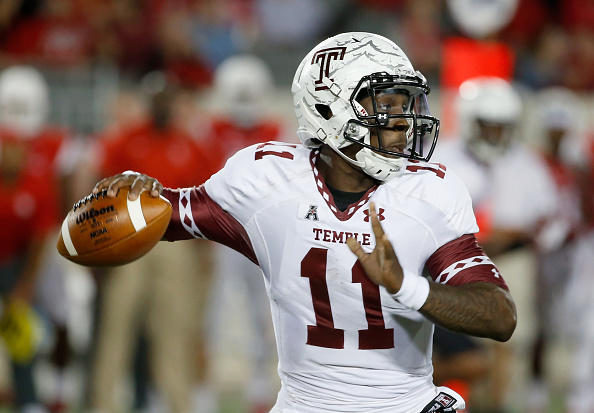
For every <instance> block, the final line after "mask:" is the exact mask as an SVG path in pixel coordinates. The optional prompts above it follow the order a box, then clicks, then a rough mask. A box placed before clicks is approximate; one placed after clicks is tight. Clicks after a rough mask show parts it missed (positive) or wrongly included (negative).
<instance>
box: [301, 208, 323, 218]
mask: <svg viewBox="0 0 594 413" xmlns="http://www.w3.org/2000/svg"><path fill="white" fill-rule="evenodd" d="M304 218H305V219H310V220H312V221H319V220H320V218H318V206H317V205H310V206H309V209H308V210H307V213H306V214H305V217H304Z"/></svg>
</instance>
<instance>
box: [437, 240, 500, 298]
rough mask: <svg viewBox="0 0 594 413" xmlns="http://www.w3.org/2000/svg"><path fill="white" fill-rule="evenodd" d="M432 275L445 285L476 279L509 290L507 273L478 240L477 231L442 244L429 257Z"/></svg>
mask: <svg viewBox="0 0 594 413" xmlns="http://www.w3.org/2000/svg"><path fill="white" fill-rule="evenodd" d="M426 268H427V270H428V271H429V274H430V275H431V278H432V279H433V280H434V281H436V282H439V283H441V284H447V285H452V286H458V285H463V284H470V283H474V282H479V281H480V282H490V283H493V284H496V285H498V286H499V287H501V288H504V289H506V290H509V288H508V287H507V284H506V283H505V280H504V279H503V276H502V275H501V274H500V273H499V270H497V267H495V264H493V261H491V259H490V258H489V257H487V256H486V255H485V253H484V252H483V249H482V248H481V247H480V246H479V245H478V243H477V242H476V237H475V236H474V234H465V235H462V236H461V237H460V238H457V239H455V240H453V241H450V242H448V243H447V244H445V245H442V246H441V247H440V248H438V249H437V251H435V252H434V253H433V254H432V255H431V257H429V259H428V260H427V263H426Z"/></svg>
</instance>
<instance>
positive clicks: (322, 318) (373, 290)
mask: <svg viewBox="0 0 594 413" xmlns="http://www.w3.org/2000/svg"><path fill="white" fill-rule="evenodd" d="M327 258H328V250H327V249H325V248H311V249H310V250H309V252H308V253H307V254H306V255H305V257H304V258H303V260H302V261H301V276H302V277H306V278H309V287H310V290H311V297H312V301H313V309H314V312H315V315H316V324H315V325H308V326H307V344H309V345H312V346H317V347H325V348H334V349H342V348H344V330H341V329H338V328H335V327H334V319H333V317H332V307H331V304H330V295H329V294H328V283H327V282H326V265H327ZM351 273H352V280H351V281H352V282H353V283H356V284H361V290H362V296H363V308H364V310H365V318H366V319H367V329H365V330H359V350H377V349H389V348H393V347H394V329H393V328H386V324H385V322H384V316H383V313H382V303H381V298H380V289H379V286H378V285H377V284H375V283H373V282H372V281H371V280H370V279H369V278H368V277H367V275H366V274H365V271H364V270H363V267H362V266H361V264H360V263H359V261H357V262H356V263H355V265H353V268H352V269H351Z"/></svg>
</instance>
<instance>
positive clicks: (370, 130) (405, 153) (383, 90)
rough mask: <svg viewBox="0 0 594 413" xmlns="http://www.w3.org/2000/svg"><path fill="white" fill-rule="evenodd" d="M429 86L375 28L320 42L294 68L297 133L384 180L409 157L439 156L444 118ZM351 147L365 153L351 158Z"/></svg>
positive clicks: (307, 142)
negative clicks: (433, 106)
mask: <svg viewBox="0 0 594 413" xmlns="http://www.w3.org/2000/svg"><path fill="white" fill-rule="evenodd" d="M429 90H430V89H429V87H428V86H427V81H426V80H425V78H424V77H423V75H422V74H421V73H420V72H418V71H415V69H414V68H413V66H412V64H411V63H410V61H409V59H408V57H407V56H406V54H405V53H404V52H403V51H402V50H401V49H400V48H399V47H398V46H397V45H396V44H395V43H394V42H392V41H390V40H388V39H386V38H385V37H382V36H379V35H376V34H373V33H363V32H354V33H343V34H339V35H337V36H334V37H331V38H329V39H327V40H325V41H323V42H321V43H320V44H318V45H317V46H316V47H314V48H313V49H312V51H311V52H310V53H308V55H307V56H305V58H304V59H303V60H302V62H301V64H300V65H299V67H298V69H297V71H296V73H295V77H294V79H293V85H292V88H291V91H292V93H293V101H294V106H295V114H296V116H297V122H298V125H299V127H298V130H297V136H298V137H299V139H300V140H301V142H302V143H303V144H304V145H305V146H306V147H309V148H316V147H319V146H321V145H324V144H325V145H328V146H330V147H331V148H332V149H333V150H334V151H336V152H337V153H338V154H339V155H340V156H342V157H343V158H344V159H345V160H347V161H348V162H350V163H352V164H353V165H356V166H358V167H360V168H361V169H362V170H363V171H364V172H365V173H367V174H368V175H370V176H371V177H373V178H374V179H377V180H379V181H386V180H388V179H390V178H392V177H393V176H395V175H396V173H397V172H398V171H399V170H400V169H401V168H402V165H403V164H404V163H405V162H406V160H407V159H413V160H420V161H427V160H429V158H430V157H431V154H432V153H433V150H434V148H435V144H436V142H437V136H438V132H439V120H438V119H437V118H435V117H433V116H431V113H430V111H429V105H428V103H427V97H426V95H427V94H428V93H429ZM387 101H389V104H388V103H387ZM395 135H398V139H399V140H401V141H402V142H399V143H398V144H397V145H396V144H395V143H394V142H393V140H394V136H395ZM351 145H358V146H359V147H360V150H359V151H358V152H357V153H356V154H355V155H352V154H351V156H347V155H346V154H345V153H344V152H343V151H344V149H345V148H347V147H349V146H351ZM350 152H353V151H350Z"/></svg>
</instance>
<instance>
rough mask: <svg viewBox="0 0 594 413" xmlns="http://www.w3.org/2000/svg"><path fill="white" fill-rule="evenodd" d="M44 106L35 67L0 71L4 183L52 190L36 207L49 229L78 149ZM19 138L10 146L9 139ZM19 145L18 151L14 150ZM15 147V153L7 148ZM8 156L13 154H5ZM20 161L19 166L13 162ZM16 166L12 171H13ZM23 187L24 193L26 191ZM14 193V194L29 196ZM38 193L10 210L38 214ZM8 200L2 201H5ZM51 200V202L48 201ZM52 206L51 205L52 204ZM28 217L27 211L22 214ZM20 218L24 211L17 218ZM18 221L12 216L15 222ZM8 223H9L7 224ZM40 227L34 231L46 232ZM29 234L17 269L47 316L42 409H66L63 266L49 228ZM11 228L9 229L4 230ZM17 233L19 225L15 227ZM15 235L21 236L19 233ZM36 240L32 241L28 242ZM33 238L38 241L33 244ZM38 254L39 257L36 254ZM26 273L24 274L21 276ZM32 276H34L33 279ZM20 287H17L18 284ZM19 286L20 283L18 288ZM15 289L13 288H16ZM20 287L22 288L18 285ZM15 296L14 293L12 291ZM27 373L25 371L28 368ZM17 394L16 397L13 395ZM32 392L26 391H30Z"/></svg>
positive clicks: (68, 187)
mask: <svg viewBox="0 0 594 413" xmlns="http://www.w3.org/2000/svg"><path fill="white" fill-rule="evenodd" d="M49 111H50V95H49V86H48V84H47V82H46V80H45V78H44V77H43V75H42V74H41V72H39V71H38V70H37V69H36V68H34V67H32V66H26V65H18V66H11V67H8V68H7V69H5V70H4V71H2V73H0V127H1V128H3V132H2V134H3V136H4V137H5V138H6V148H7V149H6V153H5V154H4V157H5V162H6V163H13V166H14V167H15V168H16V169H15V174H16V175H15V177H18V176H20V177H22V179H21V178H19V179H15V180H14V181H13V182H12V183H10V185H11V186H12V189H13V190H15V191H17V190H22V191H25V193H30V192H32V190H33V189H34V190H39V191H41V193H42V194H46V195H47V194H48V191H54V192H55V193H51V194H50V195H51V196H50V195H48V198H47V203H48V204H47V205H45V204H43V207H42V208H47V209H48V211H49V212H48V214H56V215H55V216H53V217H52V219H53V221H52V222H47V223H46V224H44V225H47V224H51V225H52V226H53V227H52V228H51V229H53V230H54V231H55V230H56V228H57V224H58V219H59V218H58V217H59V216H62V215H65V214H66V212H67V211H68V210H69V209H70V206H71V205H72V203H73V202H74V200H75V199H77V194H76V193H75V188H74V187H73V185H72V177H73V173H74V171H75V169H76V164H77V160H78V154H80V151H81V147H82V145H81V143H80V141H78V140H76V139H75V138H74V137H73V136H72V135H71V133H70V131H68V130H67V129H66V128H64V127H57V126H53V125H50V124H49V123H48V116H49ZM11 140H12V141H13V143H15V142H20V144H19V145H17V146H14V145H13V144H10V143H9V142H10V141H11ZM17 147H20V149H19V150H16V148H17ZM13 150H16V152H12V155H11V151H13ZM11 156H14V158H12V159H11ZM19 164H20V165H19ZM16 170H18V173H17V172H16ZM28 175H32V176H33V177H35V179H36V180H37V182H38V183H39V184H41V182H45V184H46V185H48V186H49V187H48V188H44V189H40V188H31V187H30V188H27V185H29V184H27V178H25V177H26V176H28ZM27 191H28V192H27ZM23 196H24V195H22V194H21V195H20V196H19V197H17V199H20V200H21V202H22V200H23V199H29V198H30V195H29V198H27V197H25V198H23ZM42 200H43V198H38V195H37V194H36V195H35V200H31V201H28V202H29V203H27V204H26V205H25V204H18V203H17V204H14V205H13V209H15V211H17V213H21V212H18V211H29V212H22V214H24V215H27V214H29V213H30V214H32V215H35V214H39V215H44V213H41V212H39V211H38V209H39V208H40V207H41V204H40V203H41V202H42ZM7 202H8V201H7ZM54 203H55V204H56V205H53V204H54ZM54 207H55V208H56V209H54ZM27 218H28V220H33V219H34V218H33V216H28V215H27ZM20 219H21V220H22V219H24V216H22V217H20ZM16 222H18V220H17V221H16ZM12 225H14V224H12ZM44 228H45V227H44V226H42V227H41V229H40V231H47V230H48V229H47V228H46V229H44ZM30 230H31V231H32V232H33V234H31V237H32V238H31V241H32V243H31V244H30V248H31V250H30V254H31V257H30V258H27V260H28V261H30V267H29V268H28V269H24V268H21V270H22V271H23V272H22V274H23V275H22V277H23V280H22V282H23V283H25V282H26V281H24V280H25V279H26V278H28V277H29V278H30V281H29V284H30V286H29V289H31V291H28V292H26V293H23V294H22V295H23V297H22V298H24V299H25V301H27V302H29V303H32V304H35V305H36V306H37V308H38V309H39V311H40V312H41V314H42V315H43V316H44V318H45V319H47V320H48V321H49V324H48V325H47V327H49V330H48V332H49V333H50V334H49V335H48V337H49V342H50V343H51V344H50V348H49V349H48V350H49V361H50V369H51V370H52V374H53V375H54V377H53V380H52V386H53V388H52V389H51V390H50V395H49V397H50V400H49V401H48V403H49V405H48V408H49V410H50V411H52V412H63V411H66V409H67V406H66V402H67V400H66V395H65V389H64V385H65V383H64V381H65V374H66V369H67V367H68V366H69V363H70V361H71V356H72V349H71V343H70V339H69V334H68V322H69V317H70V314H69V311H70V309H69V296H68V294H67V291H66V276H67V271H68V265H67V264H66V263H65V262H64V261H63V260H60V259H59V257H57V256H56V254H55V251H54V250H55V238H54V235H55V232H48V233H47V234H46V235H45V236H44V238H43V239H42V238H37V239H36V237H37V236H38V235H39V234H37V235H35V233H36V230H35V229H34V227H31V229H30ZM8 233H11V232H8ZM18 233H19V234H22V233H23V230H22V229H21V230H18ZM19 236H23V237H24V236H25V235H24V234H22V235H19ZM35 239H36V241H35V242H33V241H34V240H35ZM38 242H41V244H39V245H37V246H36V244H37V243H38ZM37 255H39V256H37ZM28 272H29V275H26V274H27V273H28ZM33 280H34V281H33ZM20 284H21V287H22V283H20ZM20 289H21V290H22V288H20ZM18 290H19V288H17V289H16V291H18ZM23 291H24V290H23ZM15 294H16V296H18V295H19V293H18V292H15ZM27 374H30V372H28V373H27ZM19 383H20V382H19V381H18V380H17V381H16V382H15V383H14V385H15V391H16V393H17V395H18V393H19V392H20V390H19V387H20V386H21V384H19ZM23 386H24V387H25V389H27V388H29V387H30V389H29V390H28V391H30V392H31V394H33V393H34V388H33V387H34V386H32V384H23ZM19 397H21V396H18V397H17V399H18V398H19ZM31 397H32V396H31Z"/></svg>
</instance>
